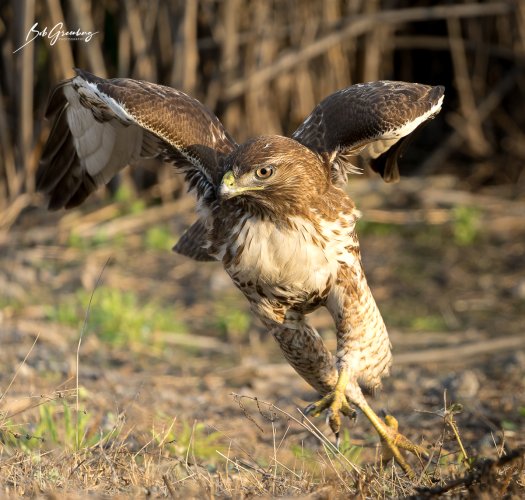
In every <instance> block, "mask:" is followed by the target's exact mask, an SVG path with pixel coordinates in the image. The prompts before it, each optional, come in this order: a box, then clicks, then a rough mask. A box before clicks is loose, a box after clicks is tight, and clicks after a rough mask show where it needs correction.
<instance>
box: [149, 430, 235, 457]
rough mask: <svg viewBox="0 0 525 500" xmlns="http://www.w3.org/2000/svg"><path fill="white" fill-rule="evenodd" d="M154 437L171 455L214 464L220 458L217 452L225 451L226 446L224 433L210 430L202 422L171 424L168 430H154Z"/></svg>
mask: <svg viewBox="0 0 525 500" xmlns="http://www.w3.org/2000/svg"><path fill="white" fill-rule="evenodd" d="M153 439H154V440H155V441H156V443H157V444H158V445H159V446H161V447H163V448H165V449H166V450H167V451H168V453H169V454H170V455H174V456H176V457H179V458H180V457H184V458H185V459H186V460H191V461H193V460H197V461H206V462H207V464H208V465H209V464H211V465H212V466H214V465H215V464H216V463H217V462H218V461H219V460H220V455H219V454H218V453H217V452H224V451H225V450H226V447H225V445H224V444H223V443H221V439H222V435H221V433H220V432H217V431H209V430H208V428H207V426H206V425H205V424H203V423H201V422H194V423H193V425H190V424H189V423H188V422H186V421H184V422H182V425H179V426H170V427H169V430H168V431H167V432H159V433H157V431H155V430H153Z"/></svg>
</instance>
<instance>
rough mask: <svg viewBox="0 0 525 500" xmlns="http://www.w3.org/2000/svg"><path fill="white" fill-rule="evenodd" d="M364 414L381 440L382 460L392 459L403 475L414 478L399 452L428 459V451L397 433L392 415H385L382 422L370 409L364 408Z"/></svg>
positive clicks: (396, 425)
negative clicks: (403, 472) (402, 451)
mask: <svg viewBox="0 0 525 500" xmlns="http://www.w3.org/2000/svg"><path fill="white" fill-rule="evenodd" d="M364 413H365V414H366V415H367V417H368V419H369V420H370V422H371V423H372V425H373V426H374V427H375V429H376V431H377V433H378V434H379V437H380V438H381V443H382V456H383V460H385V461H387V462H388V461H389V460H390V459H392V458H393V459H395V461H396V462H397V463H398V464H399V465H400V466H401V468H402V469H403V470H404V471H405V473H406V474H407V475H408V476H409V477H410V478H414V477H415V474H414V471H413V470H412V467H410V465H409V464H408V462H407V461H406V459H405V457H404V456H403V455H402V454H401V451H400V450H406V451H409V452H410V453H413V454H414V455H416V456H417V457H418V458H421V457H428V451H427V450H426V449H425V448H423V447H422V446H419V445H416V444H414V443H413V442H412V441H410V439H408V438H407V437H405V436H403V434H401V433H400V432H399V431H398V427H399V424H398V422H397V420H396V419H395V418H394V417H393V416H392V415H385V417H384V422H383V421H382V420H381V419H380V418H379V417H378V416H377V415H376V414H375V413H373V411H372V410H371V408H370V407H366V410H365V411H364Z"/></svg>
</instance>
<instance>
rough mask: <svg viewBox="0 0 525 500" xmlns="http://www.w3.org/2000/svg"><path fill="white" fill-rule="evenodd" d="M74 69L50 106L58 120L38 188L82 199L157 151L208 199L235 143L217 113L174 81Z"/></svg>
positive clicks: (56, 203)
mask: <svg viewBox="0 0 525 500" xmlns="http://www.w3.org/2000/svg"><path fill="white" fill-rule="evenodd" d="M75 71H76V73H77V76H75V77H74V78H72V79H70V80H66V81H64V82H61V83H60V84H59V85H57V87H56V88H55V89H54V90H53V92H52V94H51V96H50V99H49V103H48V107H47V110H46V117H48V118H52V119H53V120H54V122H53V126H52V129H51V132H50V135H49V139H48V142H47V144H46V146H45V148H44V152H43V154H42V159H41V161H40V165H39V168H38V171H37V188H38V189H39V190H41V191H43V192H45V193H46V194H47V195H48V197H49V207H50V208H53V209H58V208H62V207H66V208H70V207H73V206H77V205H79V204H81V203H82V202H83V201H84V200H85V199H86V198H87V197H88V196H89V194H90V193H91V192H93V191H94V190H95V189H97V187H98V186H100V185H102V184H105V183H107V182H109V181H110V180H111V178H112V177H113V176H114V175H115V174H116V173H117V172H119V171H120V170H121V169H122V168H124V167H125V166H126V165H128V164H130V163H133V162H136V161H137V160H139V159H140V158H141V157H151V156H159V157H161V158H163V159H165V160H168V161H172V162H173V163H174V165H175V167H176V168H177V169H178V170H180V171H182V172H184V173H185V176H186V179H187V181H188V183H189V187H190V189H195V190H196V192H197V196H198V197H200V198H202V199H203V200H204V202H206V201H208V202H210V201H211V200H212V199H213V198H214V196H215V191H216V185H217V184H218V183H219V181H220V179H221V177H222V172H221V171H220V168H221V166H220V162H221V158H222V156H224V155H226V154H228V153H229V152H230V151H232V150H233V149H234V148H235V147H236V144H235V141H233V139H232V138H231V137H230V136H229V135H228V133H227V132H226V131H225V130H224V127H223V126H222V124H221V123H220V121H219V120H218V118H217V117H216V116H215V115H213V113H211V112H210V111H209V110H207V109H206V108H205V107H204V106H203V105H202V104H201V103H200V102H199V101H197V100H196V99H193V98H191V97H189V96H187V95H186V94H184V93H182V92H180V91H178V90H175V89H172V88H169V87H164V86H162V85H156V84H153V83H149V82H143V81H138V80H132V79H126V78H121V79H113V80H105V79H102V78H98V77H96V76H94V75H92V74H90V73H88V72H86V71H82V70H75Z"/></svg>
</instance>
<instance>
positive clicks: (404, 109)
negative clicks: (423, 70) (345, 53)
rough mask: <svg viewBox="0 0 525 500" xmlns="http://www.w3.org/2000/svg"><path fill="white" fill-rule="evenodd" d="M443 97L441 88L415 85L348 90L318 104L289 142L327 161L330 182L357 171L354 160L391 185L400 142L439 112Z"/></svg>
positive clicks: (378, 85) (396, 173)
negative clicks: (369, 167)
mask: <svg viewBox="0 0 525 500" xmlns="http://www.w3.org/2000/svg"><path fill="white" fill-rule="evenodd" d="M443 94H444V88H443V87H441V86H438V87H430V86H428V85H421V84H418V83H405V82H392V81H379V82H370V83H362V84H357V85H352V86H351V87H348V88H346V89H343V90H339V91H338V92H335V93H334V94H332V95H330V96H328V97H327V98H325V99H324V100H323V101H321V103H320V104H319V105H317V106H316V107H315V108H314V110H313V111H312V113H311V114H310V115H309V116H308V117H307V118H306V120H305V121H304V122H303V123H302V124H301V125H300V126H299V128H298V129H297V130H296V131H295V132H294V133H293V135H292V137H293V138H294V139H295V140H297V141H298V142H300V143H301V144H303V145H304V146H307V147H308V148H310V149H311V150H313V151H314V152H316V153H318V154H320V155H322V156H324V157H325V158H326V159H327V163H328V164H329V165H330V168H331V174H332V179H333V180H334V182H337V183H339V184H340V183H344V182H346V180H347V177H348V174H349V173H355V172H356V171H359V168H358V166H357V161H356V160H357V157H360V158H361V159H362V160H365V161H366V162H368V163H370V164H371V167H372V168H373V169H374V170H376V171H378V172H379V173H380V174H381V175H382V177H383V178H384V179H385V180H386V181H387V182H390V181H395V180H397V179H398V178H399V169H398V166H397V158H398V157H399V155H400V154H401V153H402V152H403V150H404V147H406V144H407V141H405V139H404V138H405V137H407V136H409V135H410V134H411V133H412V132H413V131H414V130H415V129H416V128H418V127H419V126H420V125H422V124H423V123H425V122H426V121H427V120H429V119H431V118H433V117H434V116H435V115H436V114H437V113H439V111H440V109H441V104H442V102H443Z"/></svg>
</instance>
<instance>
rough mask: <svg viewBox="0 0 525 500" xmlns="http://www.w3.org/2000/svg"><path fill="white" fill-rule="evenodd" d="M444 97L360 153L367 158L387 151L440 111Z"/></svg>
mask: <svg viewBox="0 0 525 500" xmlns="http://www.w3.org/2000/svg"><path fill="white" fill-rule="evenodd" d="M443 98H444V96H441V98H440V99H439V101H438V102H437V103H436V104H435V105H434V106H432V107H431V108H430V110H429V111H427V112H426V113H424V114H422V115H421V116H418V117H417V118H416V119H415V120H413V121H408V122H406V123H404V124H403V125H402V126H401V127H398V128H395V129H391V130H388V131H387V132H385V133H384V134H383V135H381V136H380V137H378V138H377V139H376V140H374V141H373V142H371V143H369V144H367V145H366V146H365V147H364V148H363V149H362V151H361V153H360V154H361V155H362V156H363V157H365V158H372V159H375V158H378V157H379V156H381V155H382V154H383V153H384V152H385V151H388V150H389V149H390V148H391V147H392V146H393V145H394V144H395V143H396V142H397V141H399V139H402V138H403V137H406V136H407V135H409V134H411V133H412V132H413V131H414V130H416V128H417V127H419V125H421V124H422V123H424V122H426V121H427V120H429V119H430V118H432V117H433V116H434V115H436V114H437V113H439V111H440V109H441V105H442V104H443Z"/></svg>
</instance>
